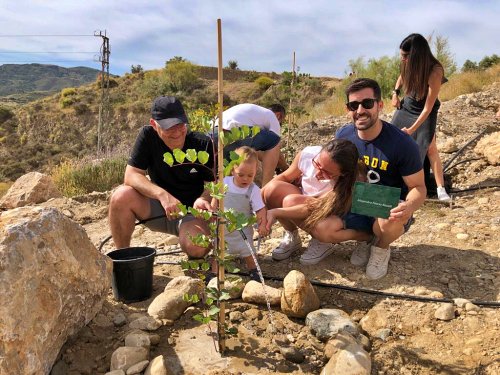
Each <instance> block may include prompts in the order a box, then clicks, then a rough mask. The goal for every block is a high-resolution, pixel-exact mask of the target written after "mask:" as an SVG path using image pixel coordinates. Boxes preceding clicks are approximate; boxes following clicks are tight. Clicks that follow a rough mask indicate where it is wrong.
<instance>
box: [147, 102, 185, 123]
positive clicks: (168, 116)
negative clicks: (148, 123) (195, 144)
mask: <svg viewBox="0 0 500 375" xmlns="http://www.w3.org/2000/svg"><path fill="white" fill-rule="evenodd" d="M151 117H152V118H153V120H155V121H156V122H157V123H158V124H159V125H160V127H161V128H162V129H164V130H167V129H170V128H171V127H172V126H175V125H177V124H187V123H188V118H187V116H186V112H184V108H183V107H182V104H181V102H180V101H179V99H177V98H175V97H173V96H159V97H157V98H156V99H155V100H154V102H153V106H152V107H151Z"/></svg>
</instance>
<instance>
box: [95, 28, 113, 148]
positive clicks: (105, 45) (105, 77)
mask: <svg viewBox="0 0 500 375" xmlns="http://www.w3.org/2000/svg"><path fill="white" fill-rule="evenodd" d="M94 36H97V37H101V38H102V44H101V49H100V55H99V61H100V62H101V82H100V83H101V104H100V105H99V122H98V124H97V153H98V154H99V153H101V152H102V151H103V150H102V147H103V146H102V134H101V133H102V129H103V127H104V126H103V125H104V124H106V123H109V55H110V54H111V50H110V49H109V38H108V37H107V36H106V30H104V33H103V32H102V31H99V32H97V31H94Z"/></svg>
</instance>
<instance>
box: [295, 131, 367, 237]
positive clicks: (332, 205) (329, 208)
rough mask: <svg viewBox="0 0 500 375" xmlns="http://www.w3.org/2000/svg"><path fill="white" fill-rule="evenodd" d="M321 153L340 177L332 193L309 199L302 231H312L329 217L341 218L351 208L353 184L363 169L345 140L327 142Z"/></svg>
mask: <svg viewBox="0 0 500 375" xmlns="http://www.w3.org/2000/svg"><path fill="white" fill-rule="evenodd" d="M321 152H327V153H328V155H329V156H330V158H331V159H332V160H333V161H334V162H335V163H336V164H337V165H338V166H339V168H340V173H341V174H340V176H339V177H338V179H337V182H336V183H335V186H334V187H333V189H332V191H330V192H328V193H327V194H326V195H324V196H323V197H321V198H317V199H311V200H310V201H308V203H307V206H308V209H309V212H311V214H310V215H309V217H307V218H306V219H305V221H304V229H306V230H310V229H312V228H313V227H314V226H315V225H316V224H317V223H318V222H319V221H320V220H323V219H325V218H326V217H328V216H330V215H336V216H342V215H344V214H346V213H347V212H348V211H349V209H350V208H351V202H352V192H353V189H354V182H355V181H356V178H357V176H358V173H359V171H360V168H363V169H364V168H365V165H364V163H362V162H361V161H360V160H359V154H358V149H357V148H356V146H355V145H354V143H352V142H351V141H348V140H347V139H334V140H332V141H330V142H328V143H327V144H326V145H325V146H324V147H323V148H322V149H321Z"/></svg>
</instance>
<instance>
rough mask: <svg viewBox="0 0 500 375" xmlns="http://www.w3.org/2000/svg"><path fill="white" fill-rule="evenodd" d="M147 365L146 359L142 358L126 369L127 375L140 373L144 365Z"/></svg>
mask: <svg viewBox="0 0 500 375" xmlns="http://www.w3.org/2000/svg"><path fill="white" fill-rule="evenodd" d="M148 365H149V361H148V360H144V361H141V362H139V363H136V364H135V365H132V366H130V367H129V368H128V369H127V375H136V374H140V373H141V372H142V370H144V369H145V368H146V367H148Z"/></svg>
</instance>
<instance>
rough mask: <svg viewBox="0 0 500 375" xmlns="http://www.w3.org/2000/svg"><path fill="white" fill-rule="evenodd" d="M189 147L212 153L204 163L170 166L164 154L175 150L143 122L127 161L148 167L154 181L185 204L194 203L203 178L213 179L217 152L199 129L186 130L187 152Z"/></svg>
mask: <svg viewBox="0 0 500 375" xmlns="http://www.w3.org/2000/svg"><path fill="white" fill-rule="evenodd" d="M188 149H194V150H196V151H206V152H208V154H209V155H210V157H209V159H208V163H207V164H205V165H203V164H200V163H199V162H196V163H191V162H189V161H188V160H185V161H184V163H182V164H179V163H177V162H174V165H173V166H172V167H170V166H169V165H168V164H167V163H165V162H164V161H163V154H164V153H165V152H170V153H172V150H171V149H170V148H168V147H167V145H166V144H165V143H164V142H163V141H162V139H161V138H160V137H159V136H158V134H157V133H156V131H155V130H154V129H153V127H151V126H144V127H143V128H142V129H141V131H140V133H139V135H138V136H137V139H136V141H135V145H134V148H133V149H132V153H131V155H130V159H129V160H128V165H130V166H132V167H135V168H139V169H142V170H145V171H147V172H148V174H149V176H150V178H151V181H153V182H154V183H155V184H156V185H158V186H160V187H162V188H163V189H165V190H166V191H168V192H169V193H170V194H172V195H173V196H174V197H176V198H177V199H178V200H179V201H181V203H182V204H184V205H186V206H188V207H190V206H191V207H192V206H193V203H194V201H195V200H196V199H197V198H198V197H200V195H201V193H202V192H203V184H204V182H206V181H213V180H214V175H213V173H212V168H213V165H214V155H213V147H212V141H211V139H210V138H209V137H207V136H206V135H204V134H201V133H198V132H188V133H187V134H186V141H185V142H184V147H183V148H182V151H184V152H186V150H188Z"/></svg>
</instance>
